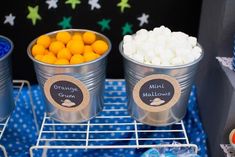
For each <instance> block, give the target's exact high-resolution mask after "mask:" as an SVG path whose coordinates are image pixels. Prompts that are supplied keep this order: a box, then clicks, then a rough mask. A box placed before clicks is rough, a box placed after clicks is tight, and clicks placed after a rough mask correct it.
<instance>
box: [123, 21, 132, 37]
mask: <svg viewBox="0 0 235 157" xmlns="http://www.w3.org/2000/svg"><path fill="white" fill-rule="evenodd" d="M131 27H132V25H131V24H129V23H128V22H126V23H125V25H124V26H122V35H126V34H128V33H130V34H131V33H132V29H131Z"/></svg>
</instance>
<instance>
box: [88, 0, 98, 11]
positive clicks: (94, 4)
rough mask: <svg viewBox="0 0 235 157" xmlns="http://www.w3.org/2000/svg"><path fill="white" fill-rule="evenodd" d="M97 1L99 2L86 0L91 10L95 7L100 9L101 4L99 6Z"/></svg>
mask: <svg viewBox="0 0 235 157" xmlns="http://www.w3.org/2000/svg"><path fill="white" fill-rule="evenodd" d="M98 2H99V0H89V1H88V4H89V5H90V6H91V10H94V9H95V8H96V9H100V8H101V6H100V4H99V3H98Z"/></svg>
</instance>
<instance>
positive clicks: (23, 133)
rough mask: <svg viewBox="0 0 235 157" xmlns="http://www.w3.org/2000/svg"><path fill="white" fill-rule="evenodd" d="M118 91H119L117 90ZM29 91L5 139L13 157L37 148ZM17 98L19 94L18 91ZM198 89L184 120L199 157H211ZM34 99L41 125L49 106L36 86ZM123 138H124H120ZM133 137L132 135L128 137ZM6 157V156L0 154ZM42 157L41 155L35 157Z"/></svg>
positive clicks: (121, 152) (128, 152)
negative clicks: (31, 148) (46, 105)
mask: <svg viewBox="0 0 235 157" xmlns="http://www.w3.org/2000/svg"><path fill="white" fill-rule="evenodd" d="M106 85H109V86H110V85H111V87H112V85H114V86H115V85H119V86H120V88H124V87H125V82H124V81H108V82H106ZM115 89H116V87H115ZM115 89H112V88H106V90H115ZM28 92H29V91H28V89H27V88H26V87H24V88H23V90H22V92H21V95H20V97H19V99H18V101H17V103H16V108H15V110H14V112H13V113H12V115H11V117H10V120H9V122H8V125H7V127H6V130H5V132H4V135H3V137H2V139H1V144H2V145H4V146H5V148H6V150H7V153H8V155H9V156H10V157H27V156H29V148H30V147H31V146H33V145H35V144H36V140H37V137H38V135H37V132H36V126H35V122H34V119H33V114H32V110H31V106H30V100H29V96H28ZM14 93H15V94H17V91H14ZM196 93H197V92H196V88H195V86H193V87H192V91H191V94H190V99H189V102H188V111H187V115H186V116H185V118H184V124H185V128H186V130H187V134H188V137H189V141H190V143H192V144H196V145H197V146H198V147H199V152H198V154H199V155H200V156H201V157H207V147H206V138H207V137H206V134H205V132H204V130H203V126H202V123H201V121H200V117H199V114H198V108H197V96H196ZM32 96H33V100H34V104H35V111H36V115H37V118H38V121H39V124H41V122H42V119H43V115H44V112H45V105H44V102H43V99H42V94H41V90H40V88H39V86H38V85H33V86H32ZM120 136H121V135H120ZM128 136H132V135H128ZM145 151H147V149H145V150H142V151H140V150H137V149H112V150H108V151H107V150H72V151H70V150H51V151H50V152H48V156H52V157H53V156H54V157H60V156H62V157H64V156H83V157H90V156H102V157H103V156H106V157H109V156H110V157H112V156H115V157H119V156H120V157H124V156H128V157H137V156H141V154H143V153H144V152H145ZM0 155H1V156H3V155H2V154H0ZM37 155H38V156H41V153H38V154H36V155H35V156H37Z"/></svg>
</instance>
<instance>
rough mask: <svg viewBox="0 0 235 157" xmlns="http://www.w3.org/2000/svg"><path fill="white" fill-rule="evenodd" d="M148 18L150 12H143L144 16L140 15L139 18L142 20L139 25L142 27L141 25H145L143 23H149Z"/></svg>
mask: <svg viewBox="0 0 235 157" xmlns="http://www.w3.org/2000/svg"><path fill="white" fill-rule="evenodd" d="M148 18H149V15H148V14H145V13H143V14H142V16H140V17H138V18H137V20H139V21H140V24H139V26H140V27H141V26H143V24H145V23H146V24H147V23H149V22H148Z"/></svg>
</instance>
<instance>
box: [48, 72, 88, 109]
mask: <svg viewBox="0 0 235 157" xmlns="http://www.w3.org/2000/svg"><path fill="white" fill-rule="evenodd" d="M44 94H45V96H46V98H47V100H48V101H49V102H50V104H52V105H53V106H55V107H56V108H58V109H60V110H64V111H68V112H75V111H78V110H83V109H84V108H85V107H87V106H88V105H89V103H90V94H89V91H88V89H87V88H86V85H85V84H84V83H82V82H81V81H80V80H78V79H77V78H75V77H72V76H67V75H55V76H53V77H51V78H49V79H48V80H47V81H46V82H45V84H44Z"/></svg>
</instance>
